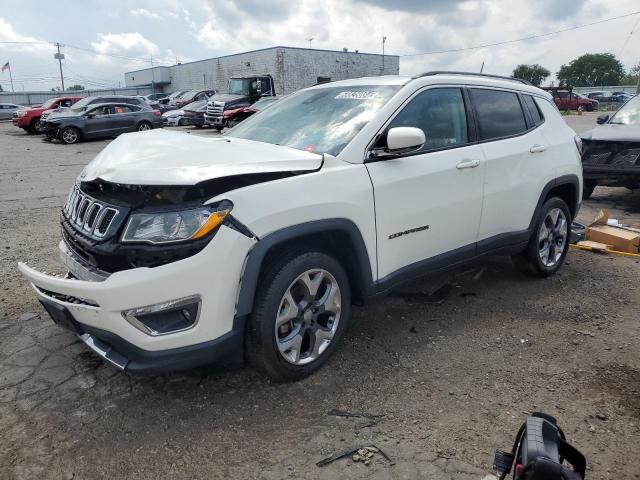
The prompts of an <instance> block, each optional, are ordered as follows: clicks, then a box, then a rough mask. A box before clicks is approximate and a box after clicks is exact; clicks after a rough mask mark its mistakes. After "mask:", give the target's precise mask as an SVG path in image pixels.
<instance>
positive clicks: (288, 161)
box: [80, 130, 322, 185]
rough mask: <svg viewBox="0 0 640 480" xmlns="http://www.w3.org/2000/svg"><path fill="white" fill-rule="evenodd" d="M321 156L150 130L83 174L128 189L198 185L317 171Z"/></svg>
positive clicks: (120, 142)
mask: <svg viewBox="0 0 640 480" xmlns="http://www.w3.org/2000/svg"><path fill="white" fill-rule="evenodd" d="M321 165H322V156H321V155H318V154H315V153H310V152H304V151H302V150H296V149H294V148H290V147H283V146H279V145H272V144H269V143H262V142H254V141H251V140H242V139H238V138H227V137H215V138H207V137H201V136H197V135H190V134H187V133H182V132H168V131H166V130H152V131H149V132H141V133H129V134H124V135H121V136H119V137H118V138H117V139H116V140H114V141H113V142H111V144H109V145H108V146H107V147H106V148H105V149H104V150H103V151H102V152H100V153H99V154H98V156H96V157H95V158H94V159H93V161H91V162H90V163H89V164H88V165H87V166H86V167H85V169H84V170H83V171H82V173H81V174H80V180H82V181H84V182H88V181H92V180H96V179H102V180H104V181H107V182H112V183H121V184H127V185H195V184H197V183H199V182H202V181H204V180H211V179H214V178H221V177H228V176H232V175H243V174H248V173H273V172H289V171H311V170H317V169H319V168H320V166H321Z"/></svg>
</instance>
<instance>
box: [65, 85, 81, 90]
mask: <svg viewBox="0 0 640 480" xmlns="http://www.w3.org/2000/svg"><path fill="white" fill-rule="evenodd" d="M67 90H68V91H70V90H84V87H83V86H82V85H78V84H76V85H71V86H70V87H67Z"/></svg>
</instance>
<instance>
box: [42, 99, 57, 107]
mask: <svg viewBox="0 0 640 480" xmlns="http://www.w3.org/2000/svg"><path fill="white" fill-rule="evenodd" d="M55 101H56V99H55V98H50V99H49V100H47V101H46V102H44V103H43V104H42V107H40V108H44V109H47V108H51V105H53V103H54V102H55Z"/></svg>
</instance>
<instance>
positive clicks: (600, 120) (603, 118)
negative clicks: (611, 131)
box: [596, 114, 609, 125]
mask: <svg viewBox="0 0 640 480" xmlns="http://www.w3.org/2000/svg"><path fill="white" fill-rule="evenodd" d="M607 120H609V115H608V114H604V115H600V116H599V117H598V119H597V120H596V122H598V125H602V124H603V123H607Z"/></svg>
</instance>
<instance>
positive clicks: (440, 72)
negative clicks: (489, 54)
mask: <svg viewBox="0 0 640 480" xmlns="http://www.w3.org/2000/svg"><path fill="white" fill-rule="evenodd" d="M432 75H468V76H472V77H487V78H497V79H500V80H509V81H511V82H518V83H523V84H525V85H531V83H530V82H528V81H526V80H522V79H520V78H513V77H504V76H502V75H491V74H490V73H473V72H452V71H448V70H433V71H431V72H424V73H421V74H420V75H416V76H415V77H413V78H420V77H430V76H432Z"/></svg>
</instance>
